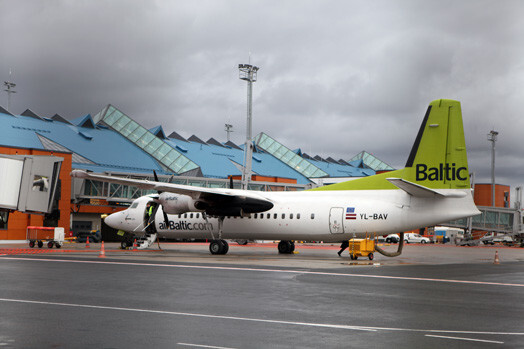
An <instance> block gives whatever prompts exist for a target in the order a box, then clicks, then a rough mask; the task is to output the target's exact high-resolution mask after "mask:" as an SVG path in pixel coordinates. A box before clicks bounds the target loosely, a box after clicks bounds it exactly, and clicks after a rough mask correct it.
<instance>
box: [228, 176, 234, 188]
mask: <svg viewBox="0 0 524 349" xmlns="http://www.w3.org/2000/svg"><path fill="white" fill-rule="evenodd" d="M229 189H234V188H233V176H229Z"/></svg>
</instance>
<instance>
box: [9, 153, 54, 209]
mask: <svg viewBox="0 0 524 349" xmlns="http://www.w3.org/2000/svg"><path fill="white" fill-rule="evenodd" d="M63 160H64V159H63V158H60V157H56V156H46V155H5V154H0V211H20V212H24V213H50V212H51V211H52V205H53V199H54V197H55V194H56V189H57V187H58V175H59V174H60V167H61V165H62V161H63Z"/></svg>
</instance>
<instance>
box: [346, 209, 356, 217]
mask: <svg viewBox="0 0 524 349" xmlns="http://www.w3.org/2000/svg"><path fill="white" fill-rule="evenodd" d="M346 219H357V214H356V213H355V208H354V207H348V208H347V209H346Z"/></svg>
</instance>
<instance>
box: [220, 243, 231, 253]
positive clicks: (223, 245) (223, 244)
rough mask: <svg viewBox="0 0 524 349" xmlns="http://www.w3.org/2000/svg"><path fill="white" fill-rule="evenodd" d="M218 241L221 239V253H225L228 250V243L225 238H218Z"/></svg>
mask: <svg viewBox="0 0 524 349" xmlns="http://www.w3.org/2000/svg"><path fill="white" fill-rule="evenodd" d="M220 241H222V253H221V254H226V253H227V252H228V251H229V244H228V243H227V241H226V240H220Z"/></svg>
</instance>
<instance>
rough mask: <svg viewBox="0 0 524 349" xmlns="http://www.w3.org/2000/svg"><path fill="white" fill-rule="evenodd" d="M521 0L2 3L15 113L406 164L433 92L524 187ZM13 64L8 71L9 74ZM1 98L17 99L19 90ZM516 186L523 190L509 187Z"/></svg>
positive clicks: (485, 157)
mask: <svg viewBox="0 0 524 349" xmlns="http://www.w3.org/2000/svg"><path fill="white" fill-rule="evenodd" d="M523 15H524V2H523V1H504V0H496V1H480V0H471V1H458V0H454V1H443V0H438V1H420V0H413V1H395V0H385V1H371V0H363V1H326V0H322V1H320V0H318V1H303V0H301V1H298V0H297V1H282V0H279V1H269V0H265V1H248V0H239V1H220V0H210V1H152V0H144V1H132V0H125V1H95V0H83V1H82V0H70V1H60V0H48V1H42V0H35V1H29V0H25V1H19V0H0V29H1V33H2V34H1V35H0V48H1V49H0V80H1V81H5V80H11V81H13V82H15V83H16V84H17V86H16V90H17V93H16V94H15V95H13V97H12V103H11V111H12V112H14V113H17V114H19V113H21V112H23V111H24V110H25V109H26V108H30V109H31V110H33V111H34V112H36V113H37V114H40V115H44V116H52V115H54V114H55V113H58V114H60V115H62V116H63V117H65V118H67V119H73V118H76V117H79V116H83V115H85V114H87V113H91V114H92V115H94V114H96V113H97V112H98V111H100V110H101V109H102V108H103V107H104V106H105V105H107V104H109V103H111V104H113V105H115V106H116V107H117V108H119V109H120V110H122V111H123V112H125V113H126V114H128V115H129V116H130V117H132V118H133V119H135V120H136V121H138V122H139V123H141V124H142V125H143V126H145V127H147V128H151V127H154V126H157V125H162V126H163V128H164V131H165V132H166V134H169V133H171V132H172V131H176V132H178V133H179V134H181V135H182V136H185V137H189V136H191V135H192V134H196V135H197V136H199V137H200V138H202V139H204V140H207V139H208V138H210V137H214V138H216V139H218V140H219V141H225V140H226V133H225V131H224V124H225V123H231V124H233V127H234V131H235V132H234V133H233V134H232V140H233V141H234V142H235V143H243V142H244V140H245V128H246V96H247V88H246V82H245V81H242V80H239V73H238V64H239V63H248V62H249V54H250V53H251V63H252V64H254V65H256V66H259V67H260V71H259V74H258V81H257V82H256V83H255V84H254V99H253V104H254V106H253V117H254V120H253V134H254V135H255V134H258V133H259V132H262V131H263V132H266V133H267V134H269V135H271V136H273V137H274V138H276V139H277V140H279V141H280V142H282V143H284V144H285V145H286V146H288V147H289V148H291V149H295V148H301V149H302V151H304V152H306V153H308V154H310V155H321V156H323V157H328V156H331V157H333V158H335V159H340V158H342V159H346V160H347V159H350V158H351V157H353V156H354V155H355V154H357V153H359V152H360V151H362V150H366V151H368V152H370V153H373V154H375V155H376V156H377V157H379V158H380V159H382V160H383V161H385V162H387V163H389V164H390V165H392V166H393V167H396V168H401V167H403V165H404V164H405V161H406V159H407V156H408V153H409V150H410V149H411V146H412V143H413V141H414V139H415V136H416V132H417V131H418V128H419V126H420V123H421V121H422V118H423V115H424V112H425V110H426V108H427V105H428V103H429V102H430V101H432V100H435V99H439V98H450V99H457V100H459V101H460V102H461V103H462V112H463V117H464V123H465V132H466V143H467V146H468V155H469V164H470V171H473V172H475V175H476V181H477V182H478V183H480V182H490V180H491V179H490V178H491V177H490V176H491V175H490V168H491V162H490V161H491V148H490V147H491V145H490V143H489V142H488V141H487V134H488V133H489V131H490V130H491V129H493V128H495V129H496V130H497V131H499V132H500V134H499V139H498V142H497V157H496V162H497V171H496V173H497V182H498V183H502V184H510V185H511V186H512V190H513V187H514V186H516V185H523V184H524V147H523V139H524V137H523V132H524V121H523V117H524V115H522V111H521V108H520V107H521V104H522V102H523V93H524V19H523ZM10 70H11V71H12V75H11V76H9V71H10ZM0 105H2V106H4V107H6V106H7V97H6V94H5V93H2V94H1V97H0ZM511 195H513V191H512V193H511Z"/></svg>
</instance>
